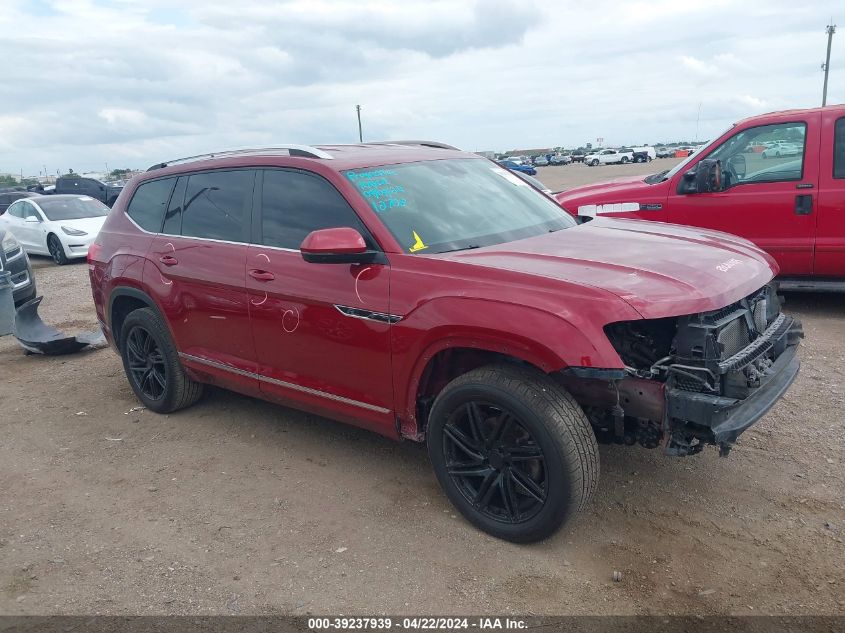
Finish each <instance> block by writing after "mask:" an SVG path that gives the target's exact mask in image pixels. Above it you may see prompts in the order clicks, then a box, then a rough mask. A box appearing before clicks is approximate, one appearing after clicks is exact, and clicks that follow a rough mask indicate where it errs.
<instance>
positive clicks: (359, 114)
mask: <svg viewBox="0 0 845 633" xmlns="http://www.w3.org/2000/svg"><path fill="white" fill-rule="evenodd" d="M828 48H829V47H828ZM828 55H830V50H828ZM825 85H827V79H825ZM355 111H356V112H358V142H359V143H363V142H364V135H363V134H362V133H361V106H359V105H356V106H355Z"/></svg>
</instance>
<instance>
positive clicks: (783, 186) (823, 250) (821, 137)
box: [555, 105, 845, 290]
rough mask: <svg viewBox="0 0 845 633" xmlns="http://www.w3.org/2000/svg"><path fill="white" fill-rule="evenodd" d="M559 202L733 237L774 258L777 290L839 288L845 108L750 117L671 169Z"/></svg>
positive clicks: (843, 256) (566, 195)
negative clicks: (722, 233) (776, 272)
mask: <svg viewBox="0 0 845 633" xmlns="http://www.w3.org/2000/svg"><path fill="white" fill-rule="evenodd" d="M555 198H556V199H557V201H558V202H559V203H560V204H561V205H562V206H563V207H564V208H565V209H567V210H568V211H569V212H571V213H572V214H573V215H577V216H585V217H590V218H592V217H596V216H608V215H609V216H613V217H617V218H619V217H623V218H624V217H632V218H642V219H647V220H656V221H659V222H672V223H674V224H687V225H692V226H700V227H704V228H708V229H717V230H720V231H726V232H728V233H734V234H736V235H740V236H742V237H746V238H748V239H750V240H752V241H753V242H755V243H756V244H757V245H758V246H760V247H761V248H763V249H764V250H765V251H767V252H768V253H769V254H770V255H771V256H772V257H774V259H775V260H776V261H777V263H778V264H779V266H780V275H781V288H783V289H801V288H806V289H830V290H845V105H836V106H827V107H824V108H813V109H810V110H788V111H784V112H772V113H770V114H763V115H760V116H755V117H751V118H749V119H745V120H743V121H740V122H738V123H736V124H734V125H732V126H731V127H730V128H729V129H728V130H727V131H726V132H724V133H723V134H721V135H719V136H717V137H716V138H715V139H714V140H713V141H711V142H710V143H708V144H707V145H706V146H705V147H703V148H702V149H701V150H700V151H698V152H696V153H695V154H693V155H692V156H689V157H687V159H686V160H684V161H682V162H681V163H679V164H678V165H676V166H675V167H674V168H673V169H670V170H667V171H663V172H660V173H657V174H653V175H651V176H646V177H643V176H636V177H630V178H624V179H618V180H613V181H611V182H604V183H599V184H593V185H587V186H584V187H576V188H573V189H569V190H567V191H564V192H562V193H559V194H557V195H556V196H555Z"/></svg>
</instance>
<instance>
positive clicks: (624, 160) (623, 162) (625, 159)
mask: <svg viewBox="0 0 845 633" xmlns="http://www.w3.org/2000/svg"><path fill="white" fill-rule="evenodd" d="M627 162H628V157H627V156H623V157H622V164H623V165H624V164H625V163H627Z"/></svg>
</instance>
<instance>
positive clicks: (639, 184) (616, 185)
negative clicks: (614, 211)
mask: <svg viewBox="0 0 845 633" xmlns="http://www.w3.org/2000/svg"><path fill="white" fill-rule="evenodd" d="M644 178H646V176H625V177H623V178H614V179H613V180H607V181H605V182H597V183H595V184H593V185H583V186H581V187H573V188H572V189H569V190H568V191H567V192H566V193H565V194H564V195H560V196H555V199H556V200H557V201H558V203H559V204H561V205H562V206H564V207H565V206H566V204H567V203H568V202H569V203H571V202H577V201H578V200H580V199H581V198H582V197H584V196H587V195H589V197H590V200H591V201H594V200H600V199H599V198H598V196H604V195H607V196H612V195H613V194H615V193H617V192H620V193H621V192H625V194H626V195H627V194H629V193H631V194H634V193H636V192H638V191H646V190H647V191H650V192H653V191H654V189H653V187H655V185H649V184H648V183H646V182H645V180H644ZM608 201H609V202H611V201H612V200H608ZM613 201H615V200H613ZM601 202H603V200H600V202H599V203H601Z"/></svg>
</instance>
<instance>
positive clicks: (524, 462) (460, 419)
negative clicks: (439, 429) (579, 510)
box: [443, 401, 548, 524]
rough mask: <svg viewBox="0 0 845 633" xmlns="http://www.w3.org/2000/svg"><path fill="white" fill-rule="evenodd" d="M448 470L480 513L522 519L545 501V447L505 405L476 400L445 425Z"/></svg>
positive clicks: (502, 519)
mask: <svg viewBox="0 0 845 633" xmlns="http://www.w3.org/2000/svg"><path fill="white" fill-rule="evenodd" d="M443 452H444V455H445V456H446V471H447V472H448V473H449V476H450V477H451V478H452V481H453V482H454V483H455V485H456V486H457V488H458V490H460V492H461V494H462V495H463V496H464V497H465V498H466V500H467V501H469V502H470V504H471V505H472V506H473V508H475V510H476V511H477V512H480V513H481V514H483V515H485V516H487V517H489V518H491V519H495V520H496V521H500V522H503V523H511V524H513V523H522V522H525V521H528V520H529V519H531V518H532V517H534V516H536V515H537V513H538V512H540V510H542V508H543V506H544V505H545V504H546V499H547V497H548V478H547V471H546V465H545V456H544V454H543V450H542V448H541V447H540V445H539V444H538V443H537V441H536V440H535V439H534V437H532V435H531V433H530V432H529V431H528V429H527V428H526V426H525V425H524V424H522V422H520V420H519V418H518V417H517V416H515V415H514V414H513V413H512V412H510V411H508V410H506V409H504V408H503V407H501V406H498V405H495V404H491V403H487V402H479V401H472V402H469V403H467V404H465V405H463V406H462V407H460V408H459V409H457V410H456V411H455V412H453V413H452V415H451V416H450V417H449V419H448V420H447V422H446V424H445V426H444V427H443Z"/></svg>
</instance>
